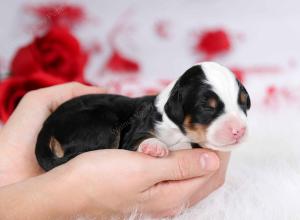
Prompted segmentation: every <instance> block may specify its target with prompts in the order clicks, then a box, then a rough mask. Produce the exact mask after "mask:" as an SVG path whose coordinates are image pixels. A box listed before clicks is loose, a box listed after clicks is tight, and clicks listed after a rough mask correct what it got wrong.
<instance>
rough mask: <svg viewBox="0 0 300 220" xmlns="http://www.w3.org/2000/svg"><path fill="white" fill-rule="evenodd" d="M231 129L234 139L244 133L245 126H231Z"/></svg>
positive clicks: (238, 138)
mask: <svg viewBox="0 0 300 220" xmlns="http://www.w3.org/2000/svg"><path fill="white" fill-rule="evenodd" d="M231 131H232V136H233V138H234V139H236V140H240V139H241V138H242V137H243V136H244V135H245V131H246V127H242V128H232V130H231Z"/></svg>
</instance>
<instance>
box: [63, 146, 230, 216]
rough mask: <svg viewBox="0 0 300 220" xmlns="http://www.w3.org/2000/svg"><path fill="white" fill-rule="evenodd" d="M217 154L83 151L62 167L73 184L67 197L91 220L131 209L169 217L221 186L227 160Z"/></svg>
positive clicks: (197, 150) (222, 155)
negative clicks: (70, 197)
mask: <svg viewBox="0 0 300 220" xmlns="http://www.w3.org/2000/svg"><path fill="white" fill-rule="evenodd" d="M217 154H218V155H217ZM217 154H216V153H214V152H212V151H209V150H206V149H192V150H181V151H173V152H170V155H169V156H168V157H164V158H154V157H151V156H148V155H145V154H143V153H137V152H131V151H125V150H115V149H109V150H100V151H93V152H87V153H84V154H81V155H79V156H77V157H76V158H74V159H73V160H71V161H69V162H68V163H67V164H66V165H67V166H68V169H69V170H71V171H67V172H68V173H72V174H73V175H72V176H73V177H72V178H73V179H75V181H73V183H74V184H75V185H72V186H70V188H72V189H74V193H70V194H72V195H74V199H75V198H77V201H81V202H82V204H81V206H80V207H81V208H78V210H83V214H87V215H90V216H91V217H97V219H98V218H99V219H110V217H112V216H114V217H120V218H121V219H123V217H124V216H126V215H129V214H130V213H131V212H132V211H134V210H136V211H138V212H140V213H143V214H148V215H150V216H153V217H165V216H173V215H176V214H179V213H180V211H182V210H183V209H184V208H186V207H190V206H192V205H194V204H195V203H197V202H198V201H200V200H202V199H203V198H205V197H206V196H207V195H209V194H210V193H211V192H213V191H214V190H216V189H217V188H219V187H220V186H221V185H222V184H223V183H224V179H225V173H226V169H227V164H228V160H229V156H230V155H229V153H217ZM78 198H80V199H78ZM74 199H73V200H74Z"/></svg>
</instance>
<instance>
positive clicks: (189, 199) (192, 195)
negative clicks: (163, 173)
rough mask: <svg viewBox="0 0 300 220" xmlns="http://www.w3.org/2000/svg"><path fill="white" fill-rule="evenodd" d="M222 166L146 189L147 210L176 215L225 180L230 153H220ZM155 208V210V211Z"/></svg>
mask: <svg viewBox="0 0 300 220" xmlns="http://www.w3.org/2000/svg"><path fill="white" fill-rule="evenodd" d="M216 154H218V156H219V157H220V168H219V169H218V170H217V171H215V172H211V173H208V174H206V175H202V176H201V177H196V178H191V179H185V180H177V181H164V182H160V183H158V184H156V185H155V186H153V187H152V188H150V189H149V190H148V191H145V192H144V193H145V194H146V197H147V198H149V199H148V204H147V207H148V208H149V210H145V211H146V212H150V213H154V214H155V217H166V216H174V215H176V214H179V213H180V212H181V211H182V210H183V209H184V208H187V207H190V206H192V205H194V204H196V203H197V202H199V201H200V200H202V199H204V198H205V197H207V196H208V195H209V194H210V193H212V192H213V191H215V190H216V189H218V188H219V187H220V186H221V185H222V184H223V183H224V181H225V175H226V169H227V165H228V161H229V156H230V153H219V152H217V153H216ZM154 210H155V211H154Z"/></svg>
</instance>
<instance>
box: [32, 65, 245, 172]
mask: <svg viewBox="0 0 300 220" xmlns="http://www.w3.org/2000/svg"><path fill="white" fill-rule="evenodd" d="M249 108H250V99H249V97H248V94H247V92H246V90H245V88H244V87H243V86H242V85H241V84H240V83H239V82H238V81H237V80H236V79H235V77H234V76H233V74H232V73H231V72H230V71H229V70H228V69H226V68H224V67H222V66H220V65H218V64H216V63H210V62H205V63H201V64H198V65H195V66H193V67H191V68H190V69H189V70H187V71H186V72H185V73H184V74H183V75H182V76H181V77H180V78H179V79H178V80H177V81H174V82H173V83H171V84H170V85H169V86H168V87H167V88H166V89H165V90H163V91H162V92H161V93H160V94H159V95H158V96H145V97H140V98H128V97H124V96H118V95H105V94H102V95H87V96H82V97H78V98H75V99H73V100H70V101H68V102H66V103H64V104H63V105H61V106H60V107H59V108H58V109H57V110H56V111H55V112H54V113H53V114H52V115H51V116H50V117H49V118H48V119H47V121H46V122H45V123H44V126H43V128H42V130H41V132H40V134H39V136H38V140H37V146H36V155H37V159H38V162H39V163H40V165H41V166H42V167H43V168H44V169H45V170H50V169H52V168H54V167H55V166H58V165H60V164H62V163H65V162H67V161H68V160H70V159H72V158H73V157H75V156H77V155H78V154H80V153H83V152H86V151H91V150H96V149H105V148H118V149H126V150H139V151H142V152H144V153H147V154H150V155H152V156H165V155H166V154H167V151H166V148H169V149H171V150H175V149H181V148H191V147H200V146H205V147H209V148H212V149H218V150H228V149H230V146H231V145H233V144H236V143H238V142H239V141H240V140H241V138H242V137H243V136H244V133H245V129H246V122H245V118H246V111H247V110H248V109H249ZM153 140H154V141H156V142H155V143H156V148H155V149H153V147H151V142H152V143H153ZM149 141H150V144H149Z"/></svg>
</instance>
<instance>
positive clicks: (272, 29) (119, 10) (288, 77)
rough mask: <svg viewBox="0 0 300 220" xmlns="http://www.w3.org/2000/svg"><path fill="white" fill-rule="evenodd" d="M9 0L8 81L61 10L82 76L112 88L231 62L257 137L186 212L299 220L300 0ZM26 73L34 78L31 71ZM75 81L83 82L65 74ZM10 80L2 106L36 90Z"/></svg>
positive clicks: (160, 82)
mask: <svg viewBox="0 0 300 220" xmlns="http://www.w3.org/2000/svg"><path fill="white" fill-rule="evenodd" d="M0 4H1V7H0V18H1V19H0V27H1V30H0V33H1V34H0V42H1V44H0V73H1V79H2V82H0V83H2V84H3V83H4V82H5V81H6V80H7V79H9V78H10V77H13V75H14V74H15V73H13V71H12V65H13V64H12V60H13V59H15V56H16V53H17V51H18V50H19V49H20V48H22V47H24V46H27V45H29V44H31V43H32V42H33V41H34V39H35V38H36V37H43V36H45V34H46V33H47V31H48V29H47V28H49V26H51V25H52V23H51V22H53V17H57V16H58V17H62V18H63V17H64V16H65V15H67V16H66V17H67V18H66V21H63V23H64V24H67V26H68V31H69V32H70V33H71V34H72V36H74V38H76V39H77V41H78V43H79V44H80V47H81V50H82V53H84V54H86V57H87V58H86V62H85V64H84V67H83V70H82V73H83V75H84V78H85V79H84V81H82V80H79V81H81V82H84V83H90V84H94V85H98V86H103V87H106V88H107V89H108V90H109V92H112V93H119V94H123V95H128V96H140V95H145V94H156V93H158V92H159V91H160V90H161V89H163V88H164V87H165V86H166V85H167V84H168V83H169V82H170V81H172V80H174V79H176V78H177V77H178V76H180V75H181V74H182V73H183V72H184V71H185V70H186V69H187V68H189V67H190V66H191V65H193V64H194V63H197V62H201V61H204V60H212V61H216V62H219V63H221V64H223V65H225V66H227V67H229V68H231V69H232V70H233V71H234V73H235V74H236V75H237V77H238V78H239V79H240V80H241V81H242V82H243V83H244V84H245V86H246V88H247V90H248V92H249V94H250V97H251V100H252V109H251V111H250V112H249V125H250V134H249V138H248V141H247V142H246V143H245V144H243V146H242V147H241V148H240V149H238V150H236V151H235V152H234V153H233V155H232V160H231V165H230V168H229V171H228V176H227V181H226V183H225V185H224V186H223V187H222V188H221V189H220V190H218V191H217V192H215V193H214V194H212V195H211V196H209V197H208V198H207V199H206V200H205V201H203V202H202V203H200V204H199V205H197V206H196V207H195V208H193V209H191V210H188V211H187V212H185V213H184V214H183V215H181V216H180V217H177V218H178V219H230V220H232V219H300V211H299V210H298V207H297V205H296V204H297V203H298V198H299V197H300V162H299V158H300V157H299V156H300V150H299V148H300V141H299V135H300V134H299V131H300V125H299V122H300V117H299V110H300V92H299V91H300V73H299V71H300V69H299V68H300V66H299V64H300V43H299V40H300V29H299V21H300V3H299V1H297V0H286V1H284V2H283V1H279V0H253V1H246V0H176V1H174V0H164V1H158V0H152V1H143V0H139V1H137V0H135V1H133V0H127V1H125V0H124V1H122V0H118V1H96V0H89V1H84V0H76V1H75V0H72V1H71V0H69V1H56V2H54V1H45V0H43V1H33V0H31V1H30V0H11V1H8V2H4V1H2V2H1V3H0ZM66 6H67V7H66ZM43 7H44V8H43ZM63 19H64V18H63ZM63 19H62V20H63ZM72 53H73V52H72ZM72 53H71V54H72ZM74 53H75V52H74ZM23 56H24V55H23ZM25 57H26V55H25ZM19 69H20V68H19ZM21 69H22V65H21ZM54 75H55V74H54ZM22 77H23V79H24V80H25V81H26V77H27V76H25V77H24V76H22ZM55 77H56V76H55ZM57 77H60V76H59V75H58V76H57ZM64 80H66V79H64ZM70 80H74V79H70V78H68V79H67V80H66V81H70ZM54 81H55V82H57V81H56V80H54ZM58 81H59V80H58ZM59 82H60V83H61V81H59ZM41 85H42V84H41ZM41 85H40V84H39V85H38V86H37V87H41ZM43 85H44V84H43ZM3 87H4V86H2V89H1V85H0V92H2V99H1V98H0V105H1V104H2V107H0V110H1V109H3V106H4V105H7V102H8V100H12V98H10V96H15V95H12V94H13V93H14V91H17V90H18V89H19V88H20V87H22V88H23V90H26V91H27V90H30V89H34V88H35V87H34V86H33V87H30V86H29V87H26V86H25V87H24V85H23V84H22V85H19V84H14V85H13V87H12V88H13V89H10V90H9V92H7V86H5V88H3ZM10 88H11V87H10ZM24 88H25V89H24ZM3 91H4V92H3ZM22 94H23V93H22ZM0 96H1V94H0ZM14 99H16V100H17V101H18V100H19V99H20V97H17V98H16V97H14ZM1 102H2V103H1ZM3 111H5V110H3ZM0 112H1V111H0Z"/></svg>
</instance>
